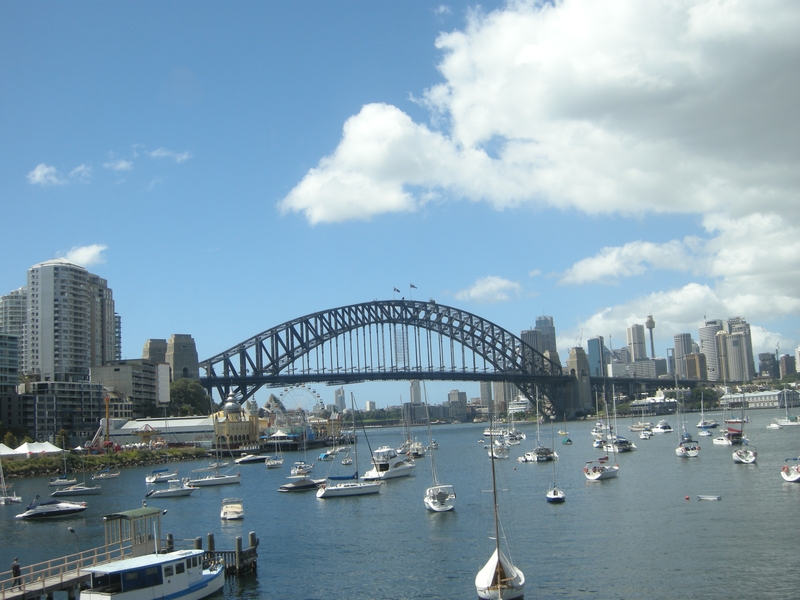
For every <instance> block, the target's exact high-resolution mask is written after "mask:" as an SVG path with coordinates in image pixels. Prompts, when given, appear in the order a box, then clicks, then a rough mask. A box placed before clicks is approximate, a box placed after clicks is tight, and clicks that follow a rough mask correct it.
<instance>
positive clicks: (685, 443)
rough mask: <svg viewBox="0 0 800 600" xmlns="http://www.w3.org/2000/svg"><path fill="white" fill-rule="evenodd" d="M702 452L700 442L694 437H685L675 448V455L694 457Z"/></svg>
mask: <svg viewBox="0 0 800 600" xmlns="http://www.w3.org/2000/svg"><path fill="white" fill-rule="evenodd" d="M698 454H700V444H698V443H697V442H695V441H694V440H693V439H691V438H689V439H683V440H681V443H680V444H678V447H677V448H675V455H676V456H679V457H681V458H694V457H696V456H697V455H698Z"/></svg>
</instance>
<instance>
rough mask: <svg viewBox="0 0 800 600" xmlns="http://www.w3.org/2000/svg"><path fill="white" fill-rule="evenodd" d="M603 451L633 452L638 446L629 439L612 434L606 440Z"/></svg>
mask: <svg viewBox="0 0 800 600" xmlns="http://www.w3.org/2000/svg"><path fill="white" fill-rule="evenodd" d="M603 449H604V450H605V451H606V452H633V451H634V450H636V444H634V443H633V442H631V441H630V440H629V439H627V438H624V437H621V436H617V435H614V434H612V435H610V436H609V437H608V439H607V440H606V442H605V444H604V445H603Z"/></svg>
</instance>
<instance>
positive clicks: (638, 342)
mask: <svg viewBox="0 0 800 600" xmlns="http://www.w3.org/2000/svg"><path fill="white" fill-rule="evenodd" d="M626 334H627V342H628V353H629V355H630V358H631V360H633V361H637V360H645V359H646V358H647V344H646V340H645V337H644V326H643V325H639V324H633V325H629V326H628V329H627V330H626Z"/></svg>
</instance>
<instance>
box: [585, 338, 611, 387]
mask: <svg viewBox="0 0 800 600" xmlns="http://www.w3.org/2000/svg"><path fill="white" fill-rule="evenodd" d="M586 344H587V347H588V349H589V356H588V359H589V376H590V377H605V376H606V361H605V340H604V339H603V336H602V335H598V336H597V337H593V338H589V339H588V340H587V342H586Z"/></svg>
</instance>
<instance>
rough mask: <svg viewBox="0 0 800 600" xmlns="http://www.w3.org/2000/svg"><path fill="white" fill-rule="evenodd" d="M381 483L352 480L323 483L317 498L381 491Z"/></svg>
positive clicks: (364, 494)
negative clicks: (332, 483)
mask: <svg viewBox="0 0 800 600" xmlns="http://www.w3.org/2000/svg"><path fill="white" fill-rule="evenodd" d="M381 487H382V486H381V484H380V483H371V482H366V481H359V482H356V481H352V482H344V483H336V484H334V485H323V486H321V487H320V488H319V489H318V490H317V498H344V497H347V496H367V495H369V494H377V493H378V492H380V491H381Z"/></svg>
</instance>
